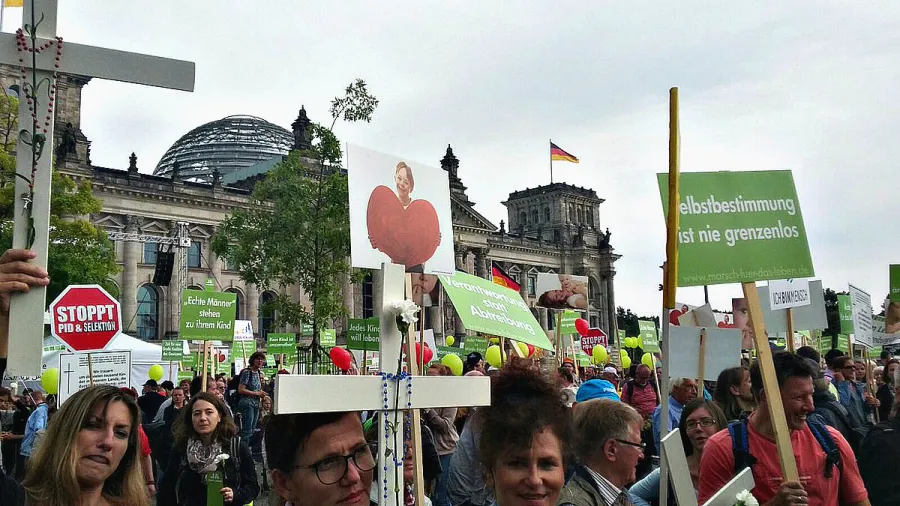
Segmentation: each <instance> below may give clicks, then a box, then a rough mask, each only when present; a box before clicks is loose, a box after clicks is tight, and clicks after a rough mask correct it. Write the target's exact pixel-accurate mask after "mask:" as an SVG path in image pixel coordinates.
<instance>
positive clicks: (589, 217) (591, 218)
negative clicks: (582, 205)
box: [584, 210, 594, 228]
mask: <svg viewBox="0 0 900 506" xmlns="http://www.w3.org/2000/svg"><path fill="white" fill-rule="evenodd" d="M584 214H585V216H587V224H588V226H589V227H592V228H593V226H594V212H593V211H592V210H587V211H585V213H584Z"/></svg>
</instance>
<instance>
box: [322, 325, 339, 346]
mask: <svg viewBox="0 0 900 506" xmlns="http://www.w3.org/2000/svg"><path fill="white" fill-rule="evenodd" d="M319 344H321V345H322V347H323V348H334V347H335V346H337V332H336V331H335V330H334V329H322V331H321V332H319Z"/></svg>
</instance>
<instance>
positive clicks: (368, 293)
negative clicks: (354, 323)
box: [362, 272, 375, 318]
mask: <svg viewBox="0 0 900 506" xmlns="http://www.w3.org/2000/svg"><path fill="white" fill-rule="evenodd" d="M362 316H363V318H371V317H373V316H375V284H374V283H373V281H372V273H371V272H369V273H366V277H365V278H363V283H362Z"/></svg>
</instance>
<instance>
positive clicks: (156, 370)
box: [150, 364, 165, 381]
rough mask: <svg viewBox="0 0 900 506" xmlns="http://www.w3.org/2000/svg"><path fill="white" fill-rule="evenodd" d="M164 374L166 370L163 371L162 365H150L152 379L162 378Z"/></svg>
mask: <svg viewBox="0 0 900 506" xmlns="http://www.w3.org/2000/svg"><path fill="white" fill-rule="evenodd" d="M163 374H165V372H164V371H163V368H162V366H161V365H159V364H154V365H151V366H150V379H152V380H153V381H159V380H161V379H162V378H163Z"/></svg>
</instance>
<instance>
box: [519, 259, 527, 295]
mask: <svg viewBox="0 0 900 506" xmlns="http://www.w3.org/2000/svg"><path fill="white" fill-rule="evenodd" d="M519 272H520V274H519V295H521V296H522V300H524V301H525V303H526V304H527V303H528V266H527V265H525V264H519Z"/></svg>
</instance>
